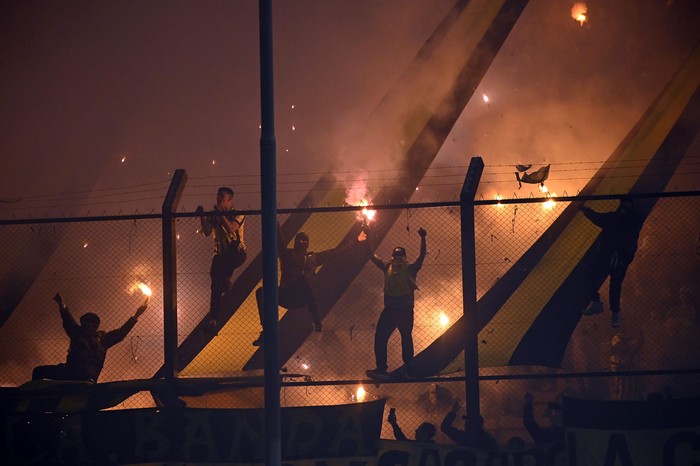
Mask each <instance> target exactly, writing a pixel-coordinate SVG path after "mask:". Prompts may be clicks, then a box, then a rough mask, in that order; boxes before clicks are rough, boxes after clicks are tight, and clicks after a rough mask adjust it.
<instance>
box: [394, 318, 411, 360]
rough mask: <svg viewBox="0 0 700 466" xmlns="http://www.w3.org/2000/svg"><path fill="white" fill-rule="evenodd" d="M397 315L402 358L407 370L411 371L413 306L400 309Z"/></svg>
mask: <svg viewBox="0 0 700 466" xmlns="http://www.w3.org/2000/svg"><path fill="white" fill-rule="evenodd" d="M397 317H398V328H399V333H400V334H401V358H402V359H403V362H404V364H405V365H406V369H407V372H410V369H411V363H412V362H413V308H412V307H406V308H402V309H399V312H398V315H397Z"/></svg>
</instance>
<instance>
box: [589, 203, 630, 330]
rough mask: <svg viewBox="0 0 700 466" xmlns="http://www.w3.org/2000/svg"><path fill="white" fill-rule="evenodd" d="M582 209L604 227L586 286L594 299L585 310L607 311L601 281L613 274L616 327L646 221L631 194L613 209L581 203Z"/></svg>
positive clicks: (612, 289) (591, 311) (612, 308)
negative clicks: (639, 215)
mask: <svg viewBox="0 0 700 466" xmlns="http://www.w3.org/2000/svg"><path fill="white" fill-rule="evenodd" d="M581 212H583V215H585V216H586V218H587V219H589V220H590V221H591V222H593V223H594V224H595V225H597V226H599V227H600V228H601V229H602V231H601V232H600V236H599V237H598V240H597V242H596V246H595V247H596V249H595V251H594V256H593V259H592V262H591V263H590V265H589V266H588V268H587V271H586V275H587V277H586V287H587V292H588V294H589V297H590V299H591V302H590V303H589V304H588V307H586V309H584V310H583V314H584V315H587V316H589V315H594V314H600V313H601V312H603V303H602V302H601V301H600V294H599V293H598V288H599V285H598V284H599V283H600V281H599V280H600V278H601V275H602V276H603V277H607V276H608V275H610V310H611V311H612V319H611V323H612V326H613V327H619V326H620V293H621V291H622V281H623V280H624V278H625V273H626V272H627V267H629V265H630V263H631V262H632V259H633V258H634V253H635V252H636V251H637V240H638V239H639V232H640V230H641V228H642V225H641V222H640V221H639V219H638V218H637V216H636V215H635V212H634V203H633V202H632V200H631V199H628V198H623V199H621V200H620V206H619V207H618V208H617V210H615V211H613V212H604V213H601V212H596V211H595V210H593V209H591V208H589V207H586V206H582V207H581Z"/></svg>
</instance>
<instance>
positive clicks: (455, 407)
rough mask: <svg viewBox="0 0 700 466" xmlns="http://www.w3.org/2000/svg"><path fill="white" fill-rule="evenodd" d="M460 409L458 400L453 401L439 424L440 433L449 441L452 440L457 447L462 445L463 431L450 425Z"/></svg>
mask: <svg viewBox="0 0 700 466" xmlns="http://www.w3.org/2000/svg"><path fill="white" fill-rule="evenodd" d="M460 407H461V405H460V403H459V400H455V401H454V403H452V408H450V410H449V412H448V413H447V414H445V418H444V419H443V420H442V423H441V424H440V430H441V431H442V433H444V434H445V435H447V436H448V437H449V438H450V440H452V441H453V442H454V443H456V444H457V445H460V444H462V443H463V440H464V439H463V437H464V435H465V433H464V432H463V431H461V430H459V429H457V428H456V427H454V426H453V425H452V423H453V422H454V420H455V418H456V417H457V411H459V408H460Z"/></svg>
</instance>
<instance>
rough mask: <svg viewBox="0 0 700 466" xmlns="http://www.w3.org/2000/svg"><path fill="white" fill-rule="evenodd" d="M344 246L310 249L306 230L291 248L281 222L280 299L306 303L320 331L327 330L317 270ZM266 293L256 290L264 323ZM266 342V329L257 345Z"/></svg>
mask: <svg viewBox="0 0 700 466" xmlns="http://www.w3.org/2000/svg"><path fill="white" fill-rule="evenodd" d="M363 239H364V237H363ZM344 249H345V248H333V249H327V250H325V251H321V252H314V251H309V235H308V234H306V233H304V232H303V231H302V232H299V233H297V234H296V236H295V237H294V246H293V247H291V248H288V247H287V241H286V239H285V238H284V236H283V234H282V229H281V228H280V227H279V225H277V254H278V256H279V261H280V270H281V272H282V274H281V275H282V276H281V278H280V283H279V288H278V290H277V296H278V303H279V305H280V306H282V307H283V308H286V309H295V308H300V307H304V306H306V308H307V309H308V310H309V313H310V314H311V320H312V322H313V327H314V331H316V332H321V331H323V324H322V323H321V318H320V317H319V315H318V304H317V302H316V295H315V293H314V282H315V279H316V270H317V269H318V268H319V267H320V266H322V265H324V264H325V263H326V262H328V261H330V260H332V259H334V258H335V257H337V256H338V255H340V254H342V253H343V251H344ZM263 294H264V291H263V288H262V287H260V288H258V289H257V290H255V299H256V301H257V304H258V314H259V316H260V325H261V326H262V323H263V309H264V306H263ZM262 344H263V332H260V336H259V337H258V339H257V340H255V341H254V342H253V346H261V345H262Z"/></svg>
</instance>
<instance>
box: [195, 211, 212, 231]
mask: <svg viewBox="0 0 700 466" xmlns="http://www.w3.org/2000/svg"><path fill="white" fill-rule="evenodd" d="M195 213H197V214H199V223H200V225H201V227H202V228H201V230H200V231H201V232H202V234H203V235H204V236H209V235H211V230H212V224H211V222H210V221H209V219H208V218H207V217H206V216H205V215H204V207H202V206H201V205H199V206H197V209H196V210H195Z"/></svg>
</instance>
